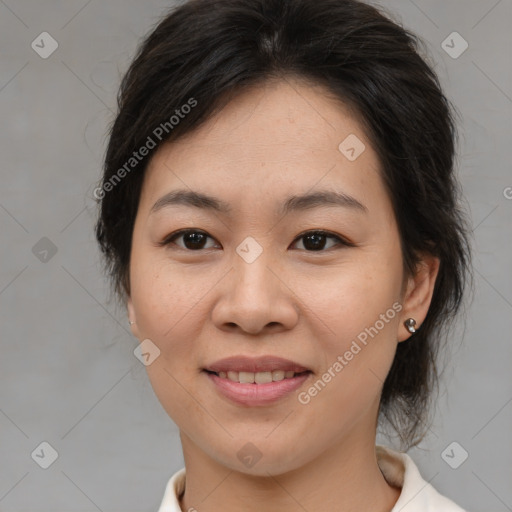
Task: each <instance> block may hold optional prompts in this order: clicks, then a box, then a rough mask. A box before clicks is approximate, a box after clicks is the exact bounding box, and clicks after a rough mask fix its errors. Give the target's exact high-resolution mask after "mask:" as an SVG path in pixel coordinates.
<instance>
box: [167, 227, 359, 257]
mask: <svg viewBox="0 0 512 512" xmlns="http://www.w3.org/2000/svg"><path fill="white" fill-rule="evenodd" d="M187 233H200V234H203V235H206V236H207V237H208V238H211V239H212V240H214V238H213V237H212V236H210V235H208V233H206V232H205V231H203V230H201V229H194V228H188V229H181V230H179V231H176V232H174V233H171V234H170V235H168V236H166V237H165V238H164V240H162V241H161V242H159V243H158V245H159V246H160V247H164V246H168V245H171V244H172V243H173V241H174V240H175V239H177V238H179V237H180V236H182V235H185V234H187ZM311 234H315V235H321V236H322V235H323V236H326V237H327V238H334V239H335V240H337V241H338V246H342V247H355V246H356V244H354V243H352V242H349V241H348V240H347V239H345V238H342V237H340V236H339V235H335V234H334V233H331V232H330V231H325V230H322V229H312V230H308V231H304V232H303V233H301V234H299V235H298V236H297V237H296V238H295V240H294V241H293V243H292V245H294V244H295V243H296V242H297V241H298V240H300V239H301V238H305V237H306V236H307V235H311ZM178 247H179V249H183V250H184V251H188V252H201V251H203V250H205V249H197V250H193V249H187V248H186V247H181V246H178ZM333 248H336V246H334V247H330V248H329V249H325V250H324V249H321V250H318V251H308V250H307V249H301V250H304V251H306V252H311V253H315V252H326V251H329V250H331V249H333Z"/></svg>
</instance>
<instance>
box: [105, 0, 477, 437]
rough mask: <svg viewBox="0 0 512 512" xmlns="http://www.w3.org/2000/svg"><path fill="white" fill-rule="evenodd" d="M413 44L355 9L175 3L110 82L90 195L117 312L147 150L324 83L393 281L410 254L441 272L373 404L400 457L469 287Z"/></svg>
mask: <svg viewBox="0 0 512 512" xmlns="http://www.w3.org/2000/svg"><path fill="white" fill-rule="evenodd" d="M421 45H422V42H421V40H420V39H419V38H418V37H417V36H415V35H414V34H412V33H410V32H409V31H407V30H406V29H404V28H403V27H402V26H401V25H400V24H399V23H398V22H395V21H392V19H391V17H390V16H389V15H387V14H384V13H383V12H382V11H379V10H377V8H375V7H372V6H370V5H368V4H365V3H363V2H361V1H357V0H214V1H212V0H191V1H188V2H186V3H184V4H183V5H180V6H178V7H176V8H174V9H173V10H172V11H171V12H170V13H169V14H168V15H167V16H165V17H164V18H163V19H162V20H161V21H160V22H159V23H158V24H157V26H156V27H155V28H154V29H153V30H152V31H151V32H150V33H149V35H148V36H147V37H146V38H145V40H144V41H143V42H142V43H141V45H140V47H139V50H138V53H137V55H136V56H135V58H134V60H133V62H132V64H131V66H130V67H129V69H128V71H127V73H126V74H125V76H124V78H123V80H122V84H121V87H120V91H119V95H118V113H117V116H116V118H115V121H114V123H113V125H112V127H111V131H110V139H109V142H108V147H107V151H106V157H105V165H104V174H103V177H102V181H101V184H100V187H99V188H98V189H96V191H95V197H96V198H97V199H99V200H100V211H99V218H98V220H97V224H96V237H97V240H98V242H99V245H100V248H101V250H102V252H103V255H104V263H105V270H106V272H107V273H108V275H109V276H110V277H111V279H112V285H113V290H114V291H115V292H116V293H117V295H118V298H119V299H120V300H121V302H124V301H125V300H126V297H127V294H129V290H130V283H129V264H130V250H131V241H132V231H133V226H134V220H135V216H136V213H137V208H138V203H139V198H140V193H141V186H142V182H143V179H144V172H145V169H146V167H147V164H148V162H149V160H150V158H151V156H152V154H153V153H154V151H156V150H157V149H158V147H160V145H161V144H162V143H164V142H168V141H171V140H176V139H178V137H180V136H182V135H184V134H186V133H189V132H191V131H192V130H194V129H196V128H197V127H198V126H199V125H200V124H201V123H203V122H204V121H206V120H207V119H208V118H210V117H211V116H212V114H214V113H216V112H217V111H218V110H219V109H220V108H221V107H222V105H224V104H225V103H226V102H227V101H229V99H230V98H232V97H234V95H235V94H236V93H238V92H240V91H242V90H244V88H246V87H252V86H257V85H258V84H261V83H262V82H264V81H266V80H271V79H279V78H286V77H295V78H300V79H304V80H307V81H309V82H310V83H314V84H319V85H323V86H325V88H326V89H327V90H328V91H329V92H330V93H331V94H332V95H333V96H334V97H336V98H338V99H339V100H340V101H341V102H343V104H344V105H347V106H348V107H350V108H351V109H352V110H353V111H354V112H356V113H357V114H358V117H359V118H360V120H361V123H362V125H363V127H364V129H365V130H366V134H367V136H368V138H369V139H370V140H371V142H372V145H373V148H374V149H375V151H376V152H377V154H378V156H379V159H380V163H381V166H382V169H383V178H384V180H385V183H386V186H387V189H388V192H389V195H390V198H391V201H392V204H393V208H394V212H395V215H396V219H397V223H398V229H399V233H400V239H401V244H402V253H403V260H404V271H405V275H411V274H412V273H413V272H415V269H416V265H417V262H418V256H419V255H420V254H421V253H422V252H427V253H429V254H433V255H435V256H438V257H439V258H440V261H441V264H440V270H439V274H438V277H437V281H436V284H435V289H434V294H433V298H432V302H431V305H430V309H429V312H428V315H427V317H426V319H425V321H424V323H423V324H422V325H421V328H420V329H419V330H418V331H417V332H416V333H415V334H413V335H412V337H411V339H409V340H408V341H407V342H405V343H399V344H398V347H397V351H396V355H395V359H394V362H393V365H392V368H391V370H390V372H389V374H388V376H387V379H386V381H385V383H384V386H383V391H382V396H381V405H380V411H379V413H380V417H381V419H387V420H388V421H389V422H390V424H391V425H393V426H394V427H395V429H396V431H397V432H398V434H399V436H400V438H401V441H402V443H403V444H405V446H407V447H410V446H413V445H415V444H418V442H419V441H420V440H421V438H422V437H423V434H424V432H425V418H426V413H427V411H428V408H427V405H428V404H429V397H430V396H431V393H432V391H433V390H434V389H435V388H436V385H437V378H438V373H437V370H436V359H437V353H438V349H439V346H440V343H441V340H442V339H443V338H444V337H446V335H447V332H448V326H449V325H450V323H451V322H450V321H451V320H452V319H453V317H454V315H455V313H456V312H457V311H458V310H459V309H460V307H461V305H462V304H463V292H464V289H465V287H466V284H467V283H469V281H470V278H471V267H470V264H469V263H470V249H469V241H468V233H469V230H468V228H467V221H466V220H465V216H464V214H463V213H462V211H461V209H460V208H459V198H458V196H459V188H458V184H457V182H456V179H455V176H454V156H455V143H456V129H455V122H454V118H455V115H454V112H455V109H454V108H453V107H452V106H451V104H450V102H449V101H448V100H447V98H446V97H445V95H444V94H443V92H442V90H441V87H440V83H439V80H438V77H437V75H436V73H435V72H434V70H433V69H432V67H431V66H430V65H428V64H427V62H426V60H424V58H422V57H421V56H420V53H419V48H420V46H421ZM185 105H188V107H186V108H185V107H184V106H185ZM192 105H193V107H192ZM150 141H151V143H150ZM143 147H145V148H146V150H145V151H143V153H144V157H141V154H140V153H142V152H139V150H140V148H143ZM134 152H135V153H136V154H137V158H135V156H134V154H135V153H134Z"/></svg>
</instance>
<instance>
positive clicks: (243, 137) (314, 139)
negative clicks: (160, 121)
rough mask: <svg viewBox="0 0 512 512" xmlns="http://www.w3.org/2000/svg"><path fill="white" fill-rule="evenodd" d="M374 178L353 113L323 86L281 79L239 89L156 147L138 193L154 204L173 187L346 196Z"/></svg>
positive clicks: (374, 162)
mask: <svg viewBox="0 0 512 512" xmlns="http://www.w3.org/2000/svg"><path fill="white" fill-rule="evenodd" d="M197 101H198V102H200V99H197ZM346 141H348V142H346ZM347 150H348V152H347ZM351 150H352V151H351ZM354 152H355V155H354ZM354 156H355V157H356V158H353V157H354ZM379 174H380V172H379V162H378V158H377V155H376V154H375V152H374V150H373V148H372V147H371V144H370V141H369V139H368V137H367V135H366V133H365V132H364V131H363V127H362V124H361V123H360V122H359V121H358V119H357V116H356V114H354V112H353V111H352V110H351V109H350V108H349V107H348V106H346V105H344V104H343V103H342V102H341V101H339V100H336V99H334V98H333V96H332V94H329V91H327V90H326V89H325V88H323V87H322V86H319V85H312V84H309V83H305V82H303V81H295V80H289V79H286V80H280V81H271V82H266V83H263V84H260V85H258V86H256V87H252V88H250V89H247V90H244V91H242V92H240V93H239V94H237V95H236V96H235V97H234V98H232V99H231V100H230V101H229V102H227V103H226V104H225V105H224V106H223V108H221V110H220V111H219V112H217V113H216V114H215V115H214V116H213V117H211V118H210V119H209V120H208V121H206V122H205V123H203V124H202V125H200V126H199V127H198V128H197V129H195V130H193V131H191V132H189V133H187V134H186V135H184V136H183V137H181V138H180V139H178V140H177V141H173V142H171V143H168V144H165V145H164V146H162V147H161V148H160V149H159V150H158V151H157V152H156V154H155V155H154V156H153V158H152V160H151V162H150V164H149V166H148V168H147V171H146V176H145V183H144V187H143V195H144V196H145V197H150V198H151V199H152V200H154V199H158V197H160V196H161V195H162V194H163V193H164V192H166V191H168V190H167V189H171V188H177V187H178V186H179V188H184V187H185V188H186V187H189V188H191V189H193V190H202V191H206V190H207V189H208V190H215V191H216V192H218V191H221V192H222V191H225V192H226V193H230V192H233V193H235V191H236V190H238V194H240V193H243V194H244V196H251V191H254V192H255V191H256V190H261V189H262V188H264V189H265V192H266V194H274V195H275V194H277V193H279V191H280V190H283V189H285V190H286V192H287V194H289V193H290V192H292V191H293V192H299V191H300V192H302V193H303V192H304V191H305V189H310V188H313V187H315V185H316V184H317V183H320V181H321V182H322V183H321V185H325V186H328V187H331V188H332V187H336V186H337V185H340V186H341V187H342V188H344V189H346V190H341V191H342V192H346V193H350V190H349V189H351V188H352V189H354V188H357V187H361V186H362V185H363V184H364V186H365V187H366V188H367V189H368V191H369V190H370V189H371V188H372V187H371V182H372V181H373V182H375V181H376V180H377V181H379ZM374 185H375V184H374ZM376 185H380V183H377V184H376ZM324 188H325V187H324ZM283 192H284V190H283ZM216 195H219V194H218V193H217V194H216Z"/></svg>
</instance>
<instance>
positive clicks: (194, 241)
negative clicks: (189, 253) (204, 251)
mask: <svg viewBox="0 0 512 512" xmlns="http://www.w3.org/2000/svg"><path fill="white" fill-rule="evenodd" d="M204 240H205V236H204V235H203V234H202V233H186V234H185V236H184V241H185V245H187V247H188V244H191V245H192V247H191V248H192V249H198V248H199V249H201V248H202V246H203V245H204ZM188 248H189V249H190V247H188Z"/></svg>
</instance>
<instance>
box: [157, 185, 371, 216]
mask: <svg viewBox="0 0 512 512" xmlns="http://www.w3.org/2000/svg"><path fill="white" fill-rule="evenodd" d="M175 205H184V206H192V207H195V208H201V209H205V210H212V211H216V212H219V213H225V214H229V213H230V212H231V211H232V208H231V206H230V205H229V203H226V202H225V201H223V200H221V199H219V198H216V197H213V196H210V195H207V194H203V193H201V192H194V191H191V190H173V191H172V192H169V193H167V194H165V195H164V196H162V197H161V198H160V199H158V201H157V202H156V203H155V204H154V205H153V207H152V208H151V210H150V214H153V213H156V212H158V211H160V210H162V209H163V208H166V207H169V206H175ZM322 206H338V207H343V208H350V209H353V210H358V211H360V212H363V213H368V208H367V207H366V206H365V205H364V204H362V203H361V202H360V201H358V200H357V199H356V198H355V197H352V196H350V195H348V194H345V193H343V192H335V191H332V190H321V191H317V192H312V193H309V194H302V195H293V196H289V197H288V198H287V199H286V200H285V202H284V203H283V206H282V208H281V214H282V215H285V214H287V213H290V212H292V211H299V210H308V209H312V208H318V207H322Z"/></svg>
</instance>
